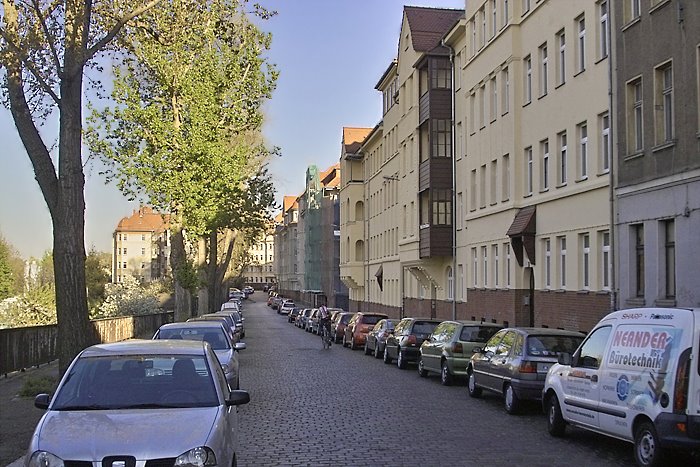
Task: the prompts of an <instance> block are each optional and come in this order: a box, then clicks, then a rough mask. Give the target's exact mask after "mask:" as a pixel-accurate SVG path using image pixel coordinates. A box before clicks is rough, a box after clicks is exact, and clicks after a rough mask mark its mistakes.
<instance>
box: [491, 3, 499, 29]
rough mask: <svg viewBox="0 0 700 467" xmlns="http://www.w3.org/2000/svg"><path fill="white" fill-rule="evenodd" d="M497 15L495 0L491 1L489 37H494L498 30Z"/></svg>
mask: <svg viewBox="0 0 700 467" xmlns="http://www.w3.org/2000/svg"><path fill="white" fill-rule="evenodd" d="M497 18H498V16H497V14H496V0H491V37H493V36H495V35H496V31H497V30H498V21H497Z"/></svg>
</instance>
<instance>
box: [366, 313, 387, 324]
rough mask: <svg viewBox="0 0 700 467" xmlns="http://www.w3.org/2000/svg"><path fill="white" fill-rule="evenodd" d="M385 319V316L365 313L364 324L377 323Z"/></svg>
mask: <svg viewBox="0 0 700 467" xmlns="http://www.w3.org/2000/svg"><path fill="white" fill-rule="evenodd" d="M382 319H384V317H383V316H372V315H369V316H368V315H363V316H362V324H372V325H374V324H377V323H378V322H379V321H381V320H382Z"/></svg>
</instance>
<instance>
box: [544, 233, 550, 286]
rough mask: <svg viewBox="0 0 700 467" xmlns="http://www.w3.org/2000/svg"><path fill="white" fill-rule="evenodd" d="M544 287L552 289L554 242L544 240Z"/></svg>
mask: <svg viewBox="0 0 700 467" xmlns="http://www.w3.org/2000/svg"><path fill="white" fill-rule="evenodd" d="M544 287H545V288H546V289H551V288H552V241H551V240H550V239H549V238H545V239H544Z"/></svg>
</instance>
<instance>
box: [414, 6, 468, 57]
mask: <svg viewBox="0 0 700 467" xmlns="http://www.w3.org/2000/svg"><path fill="white" fill-rule="evenodd" d="M403 10H404V13H405V14H406V19H407V20H408V27H409V28H410V30H411V42H412V45H413V49H414V50H415V51H416V52H429V51H431V50H433V49H434V48H436V47H437V46H439V45H440V40H441V39H442V37H443V36H444V35H445V34H446V33H447V32H448V31H449V30H450V29H451V28H452V26H453V25H454V24H455V23H456V22H457V21H459V19H460V18H461V17H462V16H463V15H464V10H457V9H450V8H426V7H416V6H405V7H404V8H403Z"/></svg>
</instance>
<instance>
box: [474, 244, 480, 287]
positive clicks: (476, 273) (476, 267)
mask: <svg viewBox="0 0 700 467" xmlns="http://www.w3.org/2000/svg"><path fill="white" fill-rule="evenodd" d="M472 276H473V277H472V285H473V286H474V288H476V287H478V285H479V280H478V277H479V257H478V256H477V249H476V247H473V248H472Z"/></svg>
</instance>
